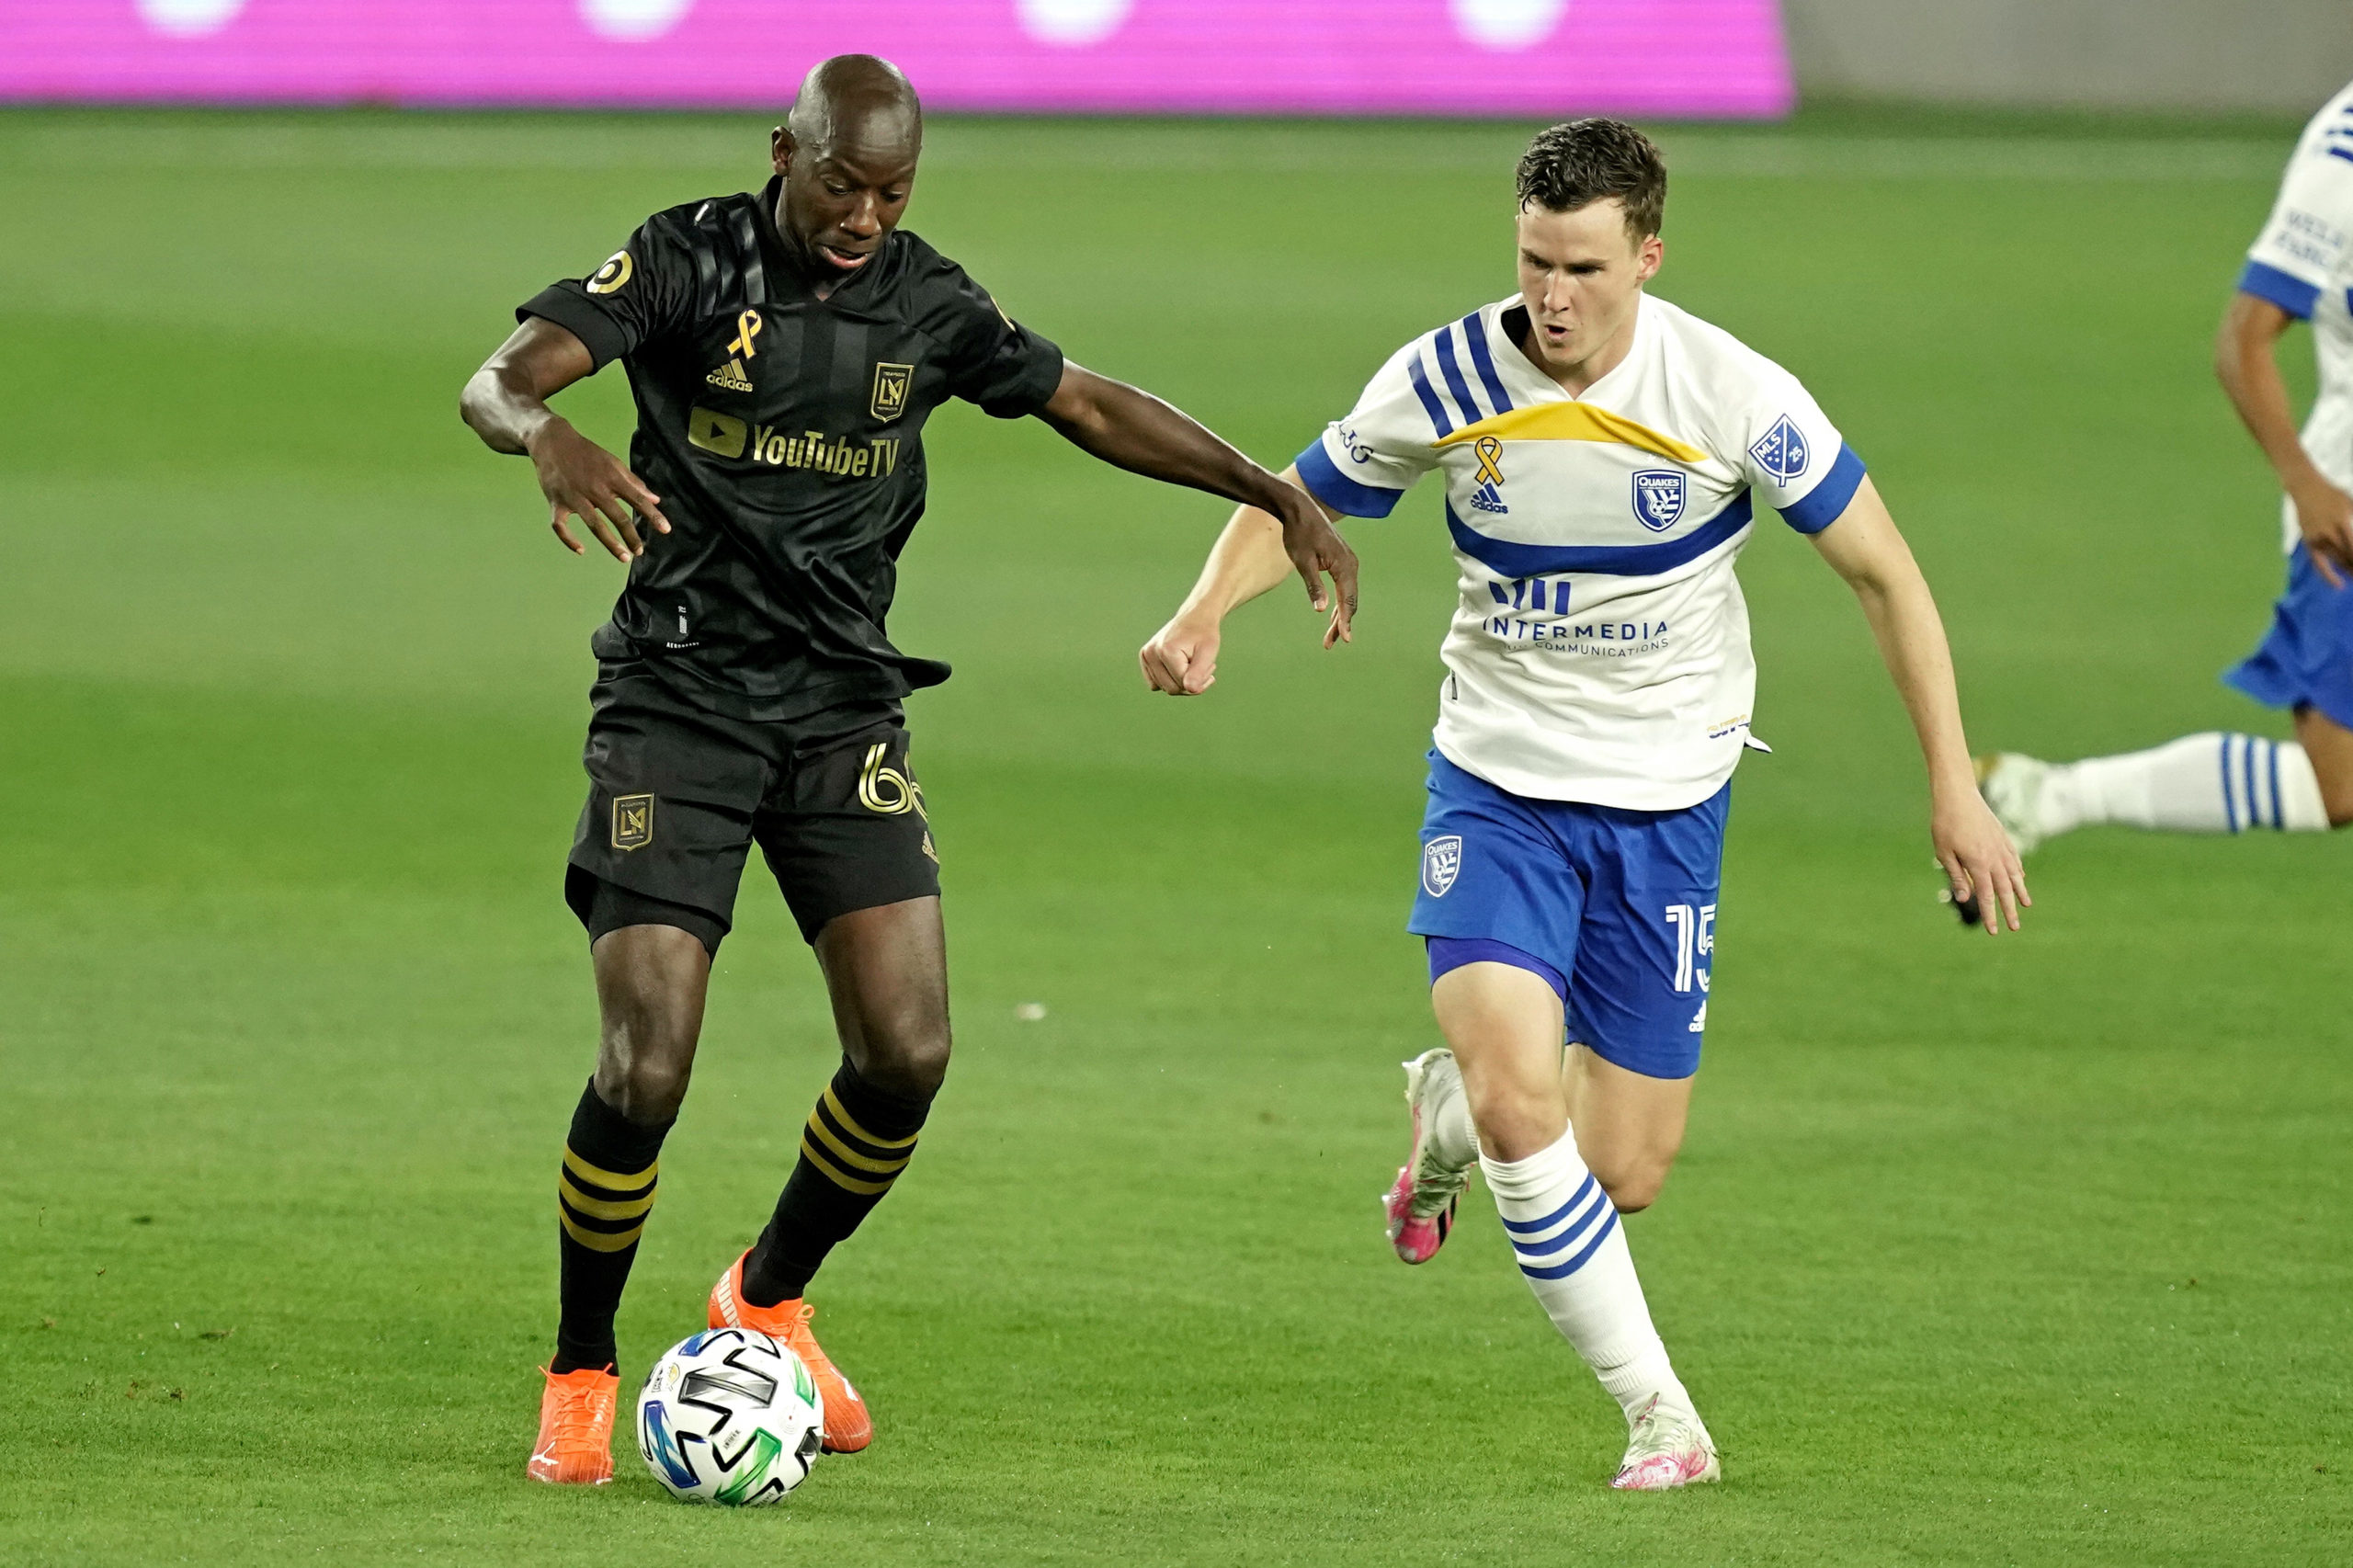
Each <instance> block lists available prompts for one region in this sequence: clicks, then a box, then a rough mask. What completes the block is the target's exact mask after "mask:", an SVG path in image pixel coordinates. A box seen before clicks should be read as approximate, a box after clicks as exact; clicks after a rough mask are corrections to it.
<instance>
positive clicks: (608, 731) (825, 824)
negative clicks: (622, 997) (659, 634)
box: [564, 662, 939, 953]
mask: <svg viewBox="0 0 2353 1568" xmlns="http://www.w3.org/2000/svg"><path fill="white" fill-rule="evenodd" d="M588 695H589V703H590V707H591V716H590V718H589V721H588V744H587V747H586V750H585V755H584V756H583V758H582V760H583V763H584V764H585V767H587V770H588V803H587V805H586V806H585V807H584V808H583V809H582V810H581V812H580V826H579V829H578V831H577V832H576V833H575V834H574V836H573V843H572V858H571V865H570V868H569V869H568V870H567V871H566V873H565V876H564V901H565V902H566V903H569V904H571V905H572V911H573V913H574V914H575V915H578V916H580V922H581V924H582V925H584V926H586V927H587V928H588V939H589V940H590V941H592V942H593V941H595V940H596V939H597V937H601V936H603V935H604V934H605V933H606V932H608V931H612V930H617V929H619V928H620V927H621V926H638V925H662V926H678V927H680V928H682V929H684V930H687V931H690V932H692V933H693V934H694V935H695V936H697V937H700V938H701V940H702V944H703V946H704V947H706V948H708V949H710V950H711V951H712V952H714V953H716V952H717V951H718V950H719V943H720V939H721V938H722V937H725V936H726V935H727V932H728V929H729V927H730V926H733V923H734V911H735V889H736V886H737V884H738V883H739V882H741V881H743V876H744V855H745V850H747V849H748V848H749V847H750V846H752V845H754V844H755V843H756V844H757V845H759V846H760V853H761V854H762V855H764V856H766V857H767V863H768V869H769V870H770V871H772V872H774V873H775V875H776V880H777V885H778V886H779V888H781V889H783V891H784V901H785V903H787V904H788V905H789V906H790V908H791V910H792V918H793V919H794V921H795V922H797V923H798V924H799V926H800V927H801V938H802V939H803V940H804V941H810V942H813V941H815V940H816V939H817V933H818V932H819V931H820V930H822V929H824V925H825V923H826V922H827V921H829V920H831V919H833V918H834V917H835V915H847V914H849V913H850V912H851V911H852V910H858V909H872V908H875V907H877V906H878V905H881V904H885V903H901V902H902V901H904V900H906V899H911V898H936V897H938V894H939V854H938V849H937V848H936V847H935V846H933V844H932V841H931V831H930V828H931V824H930V822H929V820H928V819H927V818H926V815H925V811H924V799H923V790H922V788H921V787H920V786H919V785H917V784H916V783H915V771H914V769H913V768H912V767H909V766H908V763H907V732H906V729H905V726H904V723H903V722H902V715H901V713H900V710H899V705H898V704H897V703H895V702H868V703H864V704H861V705H859V706H858V707H855V708H850V709H834V710H828V711H826V712H824V713H822V714H816V715H813V716H812V717H811V718H809V719H807V720H802V721H796V722H784V723H760V722H751V721H747V720H741V719H730V718H727V717H726V716H724V715H722V714H717V713H711V712H708V711H706V710H702V709H700V708H698V707H696V706H695V705H693V704H692V703H690V702H688V701H687V700H686V699H683V698H681V697H679V696H678V695H677V694H676V693H675V692H674V691H672V690H671V689H670V687H667V686H665V684H664V683H663V682H662V681H661V679H660V678H659V677H657V676H654V675H653V674H651V673H650V672H648V671H647V670H646V668H645V666H644V665H642V664H638V663H634V662H628V663H608V664H606V665H603V666H601V668H600V669H599V671H598V674H597V684H596V686H595V687H592V688H591V689H590V691H589V694H588Z"/></svg>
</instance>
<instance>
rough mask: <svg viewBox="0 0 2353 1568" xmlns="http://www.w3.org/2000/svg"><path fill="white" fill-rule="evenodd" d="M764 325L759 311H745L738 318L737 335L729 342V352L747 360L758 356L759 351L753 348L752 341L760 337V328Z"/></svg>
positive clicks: (736, 324)
mask: <svg viewBox="0 0 2353 1568" xmlns="http://www.w3.org/2000/svg"><path fill="white" fill-rule="evenodd" d="M762 325H763V323H762V322H761V320H760V312H757V311H745V312H744V313H743V314H742V315H740V316H737V317H736V318H735V335H734V336H733V337H731V338H729V339H728V340H727V352H729V353H730V354H741V355H742V356H743V357H744V358H746V359H749V358H751V357H752V356H753V355H755V354H757V353H758V352H759V350H758V349H756V348H755V347H752V339H754V338H756V337H757V336H759V335H760V328H761V326H762Z"/></svg>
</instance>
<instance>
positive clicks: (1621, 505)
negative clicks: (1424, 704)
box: [1299, 296, 1863, 811]
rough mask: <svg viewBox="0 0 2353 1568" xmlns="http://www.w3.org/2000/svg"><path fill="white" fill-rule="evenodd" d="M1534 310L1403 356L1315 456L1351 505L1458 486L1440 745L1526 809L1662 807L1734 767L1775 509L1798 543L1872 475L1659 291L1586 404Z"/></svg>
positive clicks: (1329, 493)
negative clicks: (1547, 363)
mask: <svg viewBox="0 0 2353 1568" xmlns="http://www.w3.org/2000/svg"><path fill="white" fill-rule="evenodd" d="M1527 331H1528V325H1527V312H1526V311H1525V310H1524V309H1523V308H1522V307H1521V306H1520V303H1519V301H1518V298H1517V297H1514V298H1512V299H1509V300H1502V301H1496V302H1495V303H1494V304H1491V305H1486V306H1483V307H1482V308H1480V309H1479V310H1476V311H1473V312H1471V313H1470V314H1469V315H1467V316H1464V317H1463V318H1462V319H1461V321H1458V322H1453V323H1449V324H1448V325H1446V326H1444V327H1441V328H1439V329H1438V331H1436V332H1433V333H1429V334H1427V335H1424V336H1422V337H1420V338H1418V339H1416V340H1415V341H1414V342H1413V343H1410V344H1407V345H1406V346H1405V347H1404V348H1403V349H1400V350H1399V351H1398V352H1397V353H1396V354H1395V355H1394V356H1392V358H1391V359H1390V361H1389V362H1388V363H1387V364H1386V365H1384V366H1382V367H1381V371H1380V373H1379V374H1377V375H1375V376H1374V377H1373V379H1372V381H1371V382H1370V384H1369V385H1368V386H1367V387H1366V388H1365V391H1364V393H1363V395H1362V396H1361V397H1360V398H1358V402H1357V405H1356V407H1355V409H1353V410H1352V411H1351V412H1350V413H1349V414H1348V415H1347V417H1346V418H1345V419H1340V420H1336V421H1334V422H1333V424H1332V425H1331V426H1329V427H1328V428H1327V429H1326V430H1325V431H1324V436H1323V437H1322V438H1321V439H1320V440H1318V441H1317V442H1315V443H1314V444H1313V445H1312V446H1310V447H1309V448H1308V449H1307V450H1305V451H1304V452H1302V453H1301V454H1300V457H1299V472H1300V476H1301V478H1302V480H1303V481H1304V482H1305V483H1306V485H1307V487H1308V489H1309V490H1311V491H1312V492H1313V493H1314V494H1315V495H1316V496H1317V497H1318V498H1319V499H1321V500H1322V501H1323V502H1324V505H1325V506H1329V507H1331V508H1333V509H1334V510H1335V511H1339V512H1345V513H1347V514H1350V515H1352V516H1356V517H1386V516H1388V515H1389V513H1390V511H1391V510H1392V508H1393V507H1394V506H1396V504H1397V501H1398V499H1399V497H1400V496H1402V495H1403V494H1404V492H1405V491H1406V490H1407V489H1408V488H1409V487H1411V486H1412V484H1413V483H1415V481H1416V480H1418V479H1419V478H1421V477H1422V476H1423V475H1424V474H1426V473H1430V472H1437V473H1438V475H1439V476H1440V479H1441V481H1442V483H1443V484H1444V487H1445V516H1446V525H1447V531H1448V533H1449V536H1450V537H1451V539H1452V540H1453V544H1454V557H1455V564H1456V569H1457V573H1458V576H1459V579H1460V587H1461V600H1460V602H1459V604H1458V606H1457V608H1456V610H1455V616H1454V624H1453V627H1452V629H1451V630H1450V631H1449V633H1448V635H1447V639H1446V642H1445V644H1444V646H1443V648H1442V649H1441V650H1440V652H1441V656H1442V657H1443V658H1444V660H1445V662H1446V665H1447V672H1448V673H1447V678H1446V681H1445V683H1444V685H1443V686H1442V687H1441V688H1440V692H1439V702H1438V729H1437V736H1436V738H1437V744H1438V750H1439V751H1440V752H1442V753H1444V754H1445V755H1446V756H1448V757H1449V759H1451V760H1452V761H1453V762H1455V763H1456V764H1458V765H1459V766H1461V767H1464V768H1467V769H1469V770H1470V771H1471V772H1472V773H1475V774H1477V775H1478V776H1479V777H1480V778H1484V779H1486V780H1487V781H1488V782H1490V783H1492V784H1495V785H1497V786H1499V787H1500V788H1502V789H1505V790H1510V791H1511V792H1513V793H1514V794H1518V795H1527V796H1531V797H1535V798H1538V799H1543V800H1562V801H1592V802H1595V803H1597V804H1600V805H1608V806H1621V807H1628V808H1632V809H1638V810H1648V811H1665V810H1672V809H1676V808H1679V807H1683V806H1689V805H1696V804H1698V803H1699V801H1704V800H1706V799H1707V798H1708V797H1709V796H1711V795H1712V794H1713V793H1715V791H1716V790H1718V789H1719V788H1721V787H1722V784H1723V782H1724V780H1725V779H1726V778H1730V777H1731V776H1732V771H1733V767H1735V766H1736V765H1737V764H1738V762H1739V760H1740V755H1741V751H1742V748H1743V745H1744V744H1745V740H1746V737H1747V733H1748V725H1749V720H1750V708H1751V707H1752V705H1753V702H1754V699H1755V694H1756V664H1755V660H1754V658H1753V657H1752V655H1751V654H1750V652H1749V645H1748V610H1747V607H1746V605H1745V602H1744V601H1743V599H1742V598H1741V594H1740V584H1739V581H1738V579H1737V578H1736V577H1735V576H1734V575H1733V560H1734V559H1735V558H1736V557H1737V556H1738V554H1739V553H1740V551H1741V549H1742V548H1743V546H1745V544H1746V542H1747V540H1748V537H1749V534H1750V530H1751V523H1752V509H1753V506H1754V504H1755V501H1756V500H1760V499H1761V500H1762V501H1764V502H1765V504H1766V505H1768V506H1772V507H1774V508H1775V509H1777V510H1778V511H1779V512H1780V514H1781V516H1782V517H1783V519H1784V520H1785V521H1787V522H1788V523H1789V524H1790V526H1791V527H1793V528H1796V529H1798V530H1799V531H1800V532H1802V533H1813V532H1817V531H1819V530H1820V529H1822V528H1827V527H1828V526H1829V525H1830V524H1831V523H1833V522H1835V521H1836V519H1837V517H1838V516H1839V514H1840V513H1842V512H1844V511H1845V510H1846V508H1847V503H1848V502H1849V501H1850V500H1852V499H1853V497H1854V494H1855V491H1856V489H1857V488H1858V487H1859V485H1860V484H1861V483H1862V478H1863V465H1862V460H1860V459H1859V458H1858V457H1856V455H1855V454H1854V452H1853V451H1852V450H1851V449H1848V448H1847V445H1846V443H1845V442H1844V441H1843V440H1841V439H1840V437H1839V435H1838V432H1837V430H1836V428H1835V427H1833V426H1832V425H1831V424H1830V422H1829V420H1828V419H1827V418H1826V417H1824V415H1823V413H1822V410H1821V409H1820V408H1819V407H1818V406H1816V404H1815V403H1814V401H1813V399H1812V398H1811V397H1809V396H1808V395H1807V394H1806V392H1805V390H1804V388H1802V387H1801V386H1800V385H1799V384H1798V382H1797V381H1796V379H1795V378H1794V377H1792V376H1790V374H1789V373H1788V372H1787V371H1785V370H1783V369H1781V368H1780V367H1779V366H1778V365H1775V364H1774V363H1773V362H1772V361H1771V360H1769V359H1767V358H1764V357H1763V356H1762V355H1760V354H1757V353H1756V352H1755V351H1754V350H1752V349H1749V348H1748V347H1745V346H1744V345H1742V344H1741V343H1740V342H1739V341H1738V340H1737V339H1735V338H1733V336H1732V335H1730V334H1728V333H1725V332H1723V331H1722V330H1720V329H1718V328H1716V327H1713V326H1711V325H1709V324H1707V323H1705V322H1703V321H1700V320H1699V318H1697V317H1696V316H1693V315H1691V314H1689V313H1688V312H1685V311H1682V310H1680V309H1677V307H1676V306H1674V305H1671V304H1668V303H1667V302H1666V301H1664V300H1657V299H1652V298H1649V297H1647V296H1645V297H1644V298H1643V300H1642V301H1641V303H1640V307H1639V312H1638V314H1637V317H1636V321H1635V328H1634V341H1633V345H1632V347H1631V348H1630V349H1629V351H1628V353H1627V356H1626V358H1625V359H1624V360H1623V361H1622V362H1621V363H1620V364H1619V365H1618V366H1617V368H1616V369H1612V370H1611V371H1610V372H1609V373H1608V375H1606V376H1604V377H1602V378H1601V379H1600V380H1599V381H1596V382H1595V383H1594V384H1593V385H1592V386H1591V387H1588V388H1587V389H1586V392H1585V393H1584V395H1582V396H1581V397H1571V396H1570V395H1569V394H1568V392H1566V391H1565V390H1563V388H1562V387H1561V385H1560V384H1559V383H1558V382H1556V381H1553V380H1552V378H1551V377H1550V376H1549V375H1547V374H1546V373H1545V372H1544V371H1543V370H1542V369H1540V368H1539V367H1538V366H1537V365H1536V364H1535V363H1534V362H1533V361H1531V360H1530V359H1529V357H1528V356H1527V355H1526V354H1525V353H1524V352H1523V351H1522V350H1521V349H1520V347H1519V344H1520V342H1521V341H1523V340H1524V338H1525V335H1526V334H1527Z"/></svg>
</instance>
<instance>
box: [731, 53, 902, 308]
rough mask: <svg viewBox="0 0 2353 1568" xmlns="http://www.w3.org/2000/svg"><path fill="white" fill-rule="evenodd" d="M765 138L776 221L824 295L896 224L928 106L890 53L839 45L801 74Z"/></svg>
mask: <svg viewBox="0 0 2353 1568" xmlns="http://www.w3.org/2000/svg"><path fill="white" fill-rule="evenodd" d="M768 141H769V149H770V155H771V157H772V158H773V160H774V162H775V165H776V172H777V175H778V176H779V180H780V181H781V188H780V190H779V195H778V197H777V205H776V226H777V228H778V230H779V232H780V233H782V234H783V235H784V236H785V238H786V239H787V240H788V241H789V242H790V244H793V245H794V246H795V247H796V248H797V249H798V250H799V251H800V252H801V255H802V256H805V257H806V258H807V259H808V261H809V262H810V264H811V265H812V267H813V268H814V269H815V270H816V272H817V273H818V274H819V275H820V278H821V280H820V281H819V282H818V284H817V290H818V297H819V298H821V299H822V298H824V295H825V293H826V292H827V291H828V290H831V288H832V287H833V285H834V283H835V282H837V281H840V280H842V279H845V278H848V277H849V276H850V274H852V273H854V272H856V271H857V270H858V268H860V267H864V266H865V265H866V264H867V263H868V262H869V261H870V260H871V259H872V258H873V257H874V256H875V255H876V253H877V252H879V251H880V250H881V248H882V245H883V243H884V242H885V241H887V240H888V239H889V238H890V237H891V231H892V229H894V228H896V227H898V224H899V217H900V215H901V214H902V213H903V212H904V211H905V210H906V206H907V196H908V194H909V192H910V191H911V190H912V189H913V188H914V187H915V160H916V159H918V158H920V157H921V156H922V155H923V106H922V105H921V104H919V103H917V102H916V101H915V88H914V87H913V86H912V85H909V84H908V82H907V79H906V77H905V76H904V74H902V73H901V72H900V70H899V68H898V67H897V66H895V65H893V64H892V63H891V62H889V61H887V60H877V59H876V58H875V57H874V56H872V55H870V54H836V55H835V56H834V57H833V58H832V59H831V60H826V61H821V62H819V63H818V65H817V68H816V69H815V70H813V71H812V72H810V73H809V74H808V75H807V76H805V77H803V78H802V79H801V94H800V96H799V97H796V98H794V99H793V100H792V112H791V113H790V114H789V115H787V116H786V117H785V121H784V123H783V124H782V125H779V126H778V127H777V128H776V130H775V131H773V132H771V133H770V135H769V138H768Z"/></svg>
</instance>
